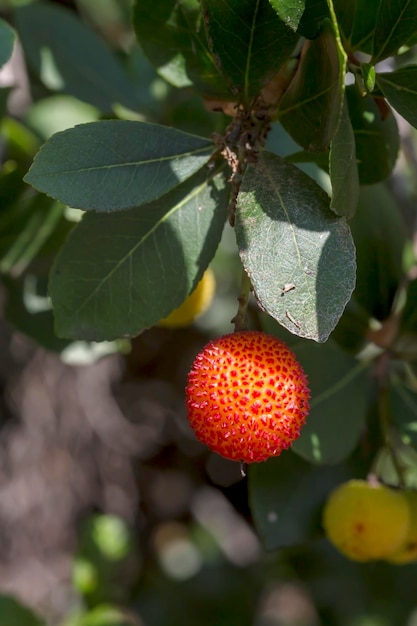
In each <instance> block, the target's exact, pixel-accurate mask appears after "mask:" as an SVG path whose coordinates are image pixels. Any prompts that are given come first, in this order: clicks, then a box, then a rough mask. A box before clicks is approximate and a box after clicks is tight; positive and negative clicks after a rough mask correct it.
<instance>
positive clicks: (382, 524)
mask: <svg viewBox="0 0 417 626" xmlns="http://www.w3.org/2000/svg"><path fill="white" fill-rule="evenodd" d="M409 523H410V513H409V506H408V503H407V501H406V499H405V498H404V496H403V495H402V493H401V492H399V491H394V490H393V489H390V488H389V487H385V486H384V485H381V484H378V483H375V484H371V483H368V482H366V481H364V480H351V481H349V482H347V483H344V484H343V485H340V487H338V488H337V489H336V490H335V491H334V492H333V493H332V494H331V495H330V497H329V499H328V501H327V503H326V505H325V508H324V514H323V526H324V529H325V532H326V535H327V537H328V539H329V540H330V541H331V543H332V544H333V545H334V546H335V547H336V548H337V549H338V550H339V552H341V553H342V554H344V555H345V556H347V557H348V558H349V559H352V560H353V561H372V560H377V559H385V558H387V557H389V556H390V555H391V554H393V553H394V552H395V551H396V550H398V549H399V547H400V546H401V545H402V544H403V543H404V541H405V540H406V537H407V533H408V529H409Z"/></svg>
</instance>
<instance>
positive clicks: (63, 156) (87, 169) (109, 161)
mask: <svg viewBox="0 0 417 626" xmlns="http://www.w3.org/2000/svg"><path fill="white" fill-rule="evenodd" d="M213 150H214V148H213V144H212V143H211V142H210V141H209V140H207V139H203V138H202V137H197V136H195V135H189V134H188V133H183V132H181V131H179V130H175V129H174V128H168V127H166V126H159V125H158V124H145V123H142V122H130V121H122V120H108V121H105V122H92V123H89V124H80V125H79V126H76V127H75V128H70V129H69V130H65V131H63V132H60V133H57V134H56V135H54V136H53V137H52V138H51V139H50V140H49V141H48V142H47V143H45V144H44V146H43V147H42V148H41V150H40V152H39V153H38V154H37V155H36V157H35V160H34V162H33V164H32V166H31V168H30V170H29V172H28V174H27V175H26V177H25V180H26V182H28V183H30V184H31V185H33V186H34V187H36V188H37V189H39V190H40V191H42V192H44V193H47V194H48V195H50V196H52V197H53V198H57V199H58V200H60V201H61V202H64V203H65V204H69V205H70V206H72V207H75V208H80V209H85V210H88V209H92V210H95V211H116V210H120V209H128V208H131V207H134V206H139V205H141V204H144V203H145V202H150V201H152V200H155V199H156V198H159V197H161V196H162V195H163V194H165V193H167V192H168V191H169V190H170V189H172V188H173V187H176V186H177V185H179V184H180V183H181V182H182V181H183V180H185V179H187V178H188V177H189V176H191V175H192V174H194V172H196V171H197V170H199V169H200V168H201V167H202V166H203V165H204V164H205V163H207V161H208V160H209V159H210V156H211V153H212V152H213Z"/></svg>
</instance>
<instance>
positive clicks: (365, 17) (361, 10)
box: [333, 0, 381, 54]
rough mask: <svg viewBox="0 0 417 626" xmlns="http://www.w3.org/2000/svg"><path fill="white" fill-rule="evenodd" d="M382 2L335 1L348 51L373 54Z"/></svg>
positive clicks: (364, 0)
mask: <svg viewBox="0 0 417 626" xmlns="http://www.w3.org/2000/svg"><path fill="white" fill-rule="evenodd" d="M380 4H381V0H349V2H346V0H333V6H334V9H335V13H336V17H337V21H338V24H339V28H340V30H341V31H342V34H343V38H344V40H345V41H346V46H345V47H346V50H347V51H348V52H353V51H355V50H361V51H362V52H366V53H367V54H372V49H373V36H374V32H375V24H376V20H377V14H378V9H379V5H380Z"/></svg>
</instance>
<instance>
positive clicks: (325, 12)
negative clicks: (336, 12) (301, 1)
mask: <svg viewBox="0 0 417 626" xmlns="http://www.w3.org/2000/svg"><path fill="white" fill-rule="evenodd" d="M328 18H330V13H329V7H328V4H327V1H326V0H305V9H304V13H303V15H302V17H301V20H300V23H299V25H298V32H299V34H300V35H302V36H303V37H307V39H315V38H316V37H317V35H318V33H319V32H320V30H321V27H322V24H323V22H324V20H326V19H328Z"/></svg>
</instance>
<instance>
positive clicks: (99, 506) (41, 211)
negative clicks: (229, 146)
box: [0, 0, 417, 626]
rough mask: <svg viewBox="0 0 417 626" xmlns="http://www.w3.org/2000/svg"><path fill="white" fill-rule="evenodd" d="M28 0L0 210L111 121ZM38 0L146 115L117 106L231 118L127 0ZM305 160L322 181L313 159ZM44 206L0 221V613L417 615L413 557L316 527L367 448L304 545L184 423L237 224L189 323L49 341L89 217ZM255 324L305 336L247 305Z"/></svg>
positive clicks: (403, 193) (328, 481) (209, 123)
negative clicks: (77, 238) (90, 124)
mask: <svg viewBox="0 0 417 626" xmlns="http://www.w3.org/2000/svg"><path fill="white" fill-rule="evenodd" d="M25 4H26V3H23V2H20V1H11V0H8V1H6V0H0V15H1V16H2V17H3V18H4V19H5V20H6V21H8V22H9V23H11V24H12V25H13V26H14V27H15V28H16V30H17V33H18V38H19V41H18V43H17V45H16V46H15V50H14V54H13V57H12V59H11V61H10V62H9V63H7V64H6V65H5V66H4V67H3V68H2V70H1V72H0V85H1V86H2V87H3V90H2V92H1V93H2V94H3V95H4V96H5V97H4V98H3V101H2V102H1V103H0V114H1V115H2V116H3V117H2V121H1V123H0V161H1V162H2V169H1V177H0V200H1V202H2V203H3V206H6V205H7V202H10V205H12V204H13V202H14V199H15V197H16V198H19V199H20V200H22V198H24V196H23V194H24V185H23V183H22V182H21V179H22V176H23V175H24V174H25V173H26V171H27V169H28V167H29V165H30V163H31V160H32V158H33V155H34V153H35V152H36V151H37V149H38V148H39V146H40V145H41V144H42V143H43V142H44V141H45V140H46V139H47V138H48V137H49V136H50V135H52V134H53V133H54V132H57V131H58V130H63V129H65V128H68V127H71V126H73V125H74V124H77V123H82V122H87V121H93V120H96V119H101V118H103V117H105V116H111V115H112V112H111V107H110V106H109V102H110V95H109V94H108V93H107V92H106V84H105V76H102V79H103V85H102V86H101V88H98V87H97V85H95V84H94V81H92V84H91V93H90V92H88V90H87V92H83V93H80V92H78V91H77V87H76V86H75V87H73V86H72V85H71V84H70V82H66V83H65V84H64V85H63V84H62V81H61V82H60V76H59V73H57V68H56V65H54V58H53V56H51V54H50V53H48V47H47V46H46V47H45V48H44V53H43V56H42V59H41V60H39V59H38V57H37V55H36V54H35V51H34V50H35V49H34V47H33V46H36V45H37V46H38V48H39V49H40V48H42V46H41V45H40V43H39V42H37V41H35V40H36V37H35V36H34V35H36V34H37V33H40V31H39V30H37V26H38V25H37V24H36V22H35V23H34V22H32V20H31V17H32V14H31V13H25ZM29 4H33V3H29ZM44 4H45V5H46V4H47V5H55V6H58V5H59V9H62V10H64V9H65V10H66V11H68V12H72V13H74V15H75V14H76V15H77V16H78V18H79V19H80V20H81V21H82V22H83V23H84V24H86V25H87V27H88V28H89V29H90V30H92V31H93V32H94V33H96V35H97V36H98V37H99V38H100V39H101V40H102V41H103V42H104V44H105V45H106V47H108V48H109V50H112V52H113V54H114V55H116V57H117V59H118V60H119V61H120V62H121V63H122V64H123V66H124V68H125V70H126V72H127V74H128V76H129V78H130V81H131V82H132V83H133V84H134V85H135V97H136V99H137V102H138V103H139V107H138V109H137V111H140V112H139V113H138V112H137V111H136V113H135V114H133V113H132V111H130V110H128V108H127V107H126V108H124V107H120V110H119V111H118V112H117V113H118V115H119V116H121V117H126V118H130V119H133V118H135V119H142V120H147V121H155V122H158V123H162V124H167V125H174V126H176V127H178V128H181V129H183V130H186V131H190V132H195V133H198V134H201V135H207V136H208V135H210V134H211V133H212V132H215V131H221V130H222V129H223V128H224V125H225V123H227V120H226V118H225V117H224V116H223V115H222V114H219V113H211V112H209V111H208V110H207V109H206V108H205V107H204V104H203V103H202V101H201V99H199V98H197V97H194V96H193V95H192V94H190V92H189V91H187V90H185V89H174V88H173V87H171V86H169V85H168V83H166V82H165V81H164V80H163V79H162V78H160V77H159V76H157V75H156V74H155V72H154V71H153V70H152V68H151V67H150V65H149V64H148V63H147V61H146V59H145V58H144V57H143V55H142V53H141V52H140V50H139V47H138V46H137V44H136V43H135V38H134V35H133V32H132V28H131V25H130V10H131V2H130V0H100V1H99V2H97V0H77V1H71V0H66V1H55V2H52V1H51V2H49V3H44ZM98 9H99V10H98ZM48 32H49V36H52V35H53V33H52V31H51V30H49V31H48ZM48 32H47V33H46V35H42V36H47V35H48ZM39 37H40V34H39ZM52 39H53V37H52ZM54 45H56V46H57V45H58V44H57V43H56V42H55V43H54ZM76 49H77V48H76V46H75V47H74V50H76ZM52 50H53V51H54V50H55V48H54V47H53V45H52ZM75 54H76V53H75ZM80 63H81V61H80ZM5 92H6V93H5ZM6 96H7V97H6ZM399 124H400V128H401V131H402V141H403V145H404V146H405V148H406V155H408V159H407V158H402V159H400V160H399V162H398V164H397V167H396V170H395V172H394V174H393V176H392V177H391V178H390V179H389V181H388V184H387V187H386V188H387V189H388V191H389V194H390V198H391V199H393V200H392V201H393V202H395V203H396V206H397V207H398V213H399V214H400V215H401V219H402V221H403V223H404V228H406V227H408V229H409V232H411V233H413V228H414V221H413V220H414V213H415V200H416V197H417V189H416V180H417V177H416V171H417V169H416V163H417V159H416V140H415V135H413V134H412V132H411V131H410V129H409V127H408V126H407V127H406V126H405V125H404V124H403V122H402V121H401V120H399ZM269 148H270V149H271V150H277V151H279V154H281V155H285V154H288V153H290V152H292V151H294V150H295V149H296V146H295V144H293V142H292V141H291V139H290V138H289V137H288V135H286V134H285V133H284V131H283V130H282V129H281V128H280V127H279V126H278V125H274V127H273V130H272V133H271V136H270V139H269ZM303 167H305V168H306V169H307V170H308V172H309V173H310V175H313V176H314V177H315V178H316V180H317V181H318V182H319V183H320V184H322V185H323V186H324V187H326V184H327V180H326V176H325V175H324V174H323V173H322V172H321V170H319V169H318V168H317V167H316V166H315V165H313V164H309V165H307V166H303ZM371 201H372V200H371ZM38 202H39V205H36V206H35V207H33V206H31V207H30V210H29V209H28V211H29V213H26V212H25V211H26V209H25V208H23V209H22V211H23V213H22V215H21V216H20V217H19V219H23V220H26V221H25V223H27V224H28V227H27V230H26V231H24V234H25V238H26V240H25V241H22V240H20V241H19V245H18V246H17V247H16V238H15V237H14V235H13V232H16V230H18V229H19V228H20V226H19V224H16V225H15V226H14V225H13V224H12V226H11V227H10V222H8V221H7V220H6V219H4V220H3V221H0V269H1V272H2V278H1V280H0V592H1V596H0V626H31V625H38V626H40V625H42V624H48V625H58V626H128V625H136V626H197V625H199V626H246V625H247V626H252V625H253V626H319V625H321V624H322V625H326V626H327V625H329V626H331V625H335V626H336V625H342V626H344V625H346V626H391V625H397V624H398V625H399V626H400V625H406V626H417V595H416V573H417V570H416V567H415V566H414V565H408V566H404V567H400V568H394V567H392V566H389V565H387V564H383V563H381V564H379V563H378V564H369V565H358V564H355V563H351V562H349V561H347V560H346V559H344V558H343V557H342V556H340V555H339V554H337V553H336V551H335V550H334V549H333V548H332V547H331V546H330V545H329V544H328V542H327V541H326V540H325V538H324V537H323V532H322V529H321V523H320V510H321V506H322V503H323V500H324V494H325V493H326V491H327V488H328V486H329V488H330V486H331V485H332V484H333V482H334V480H335V478H334V477H335V475H337V477H340V476H346V477H348V476H351V475H357V476H360V477H363V476H364V474H366V468H365V465H364V462H363V457H362V456H361V454H360V452H356V453H354V454H353V455H352V457H351V458H350V459H349V460H348V461H347V462H346V463H345V464H344V465H343V466H342V467H338V469H337V470H336V469H335V470H333V469H332V468H327V470H326V471H325V472H324V473H323V475H322V476H321V478H320V481H321V483H320V485H315V484H314V481H313V484H311V482H310V484H309V486H307V484H306V483H304V484H303V483H301V484H300V485H299V486H298V487H297V489H298V490H299V491H298V493H297V498H296V500H295V505H294V506H293V510H292V516H293V519H294V520H299V519H303V516H304V515H305V511H306V507H305V502H306V501H309V500H311V501H313V500H314V506H313V507H307V508H308V525H309V537H310V539H309V541H307V542H306V543H303V544H302V545H291V546H289V547H285V542H284V547H282V548H279V549H274V550H266V549H265V547H264V544H263V541H262V540H263V538H262V536H261V533H260V532H259V529H257V527H256V524H255V522H254V519H253V518H252V514H251V509H250V507H249V502H250V497H251V494H250V485H249V486H248V477H247V476H242V474H241V468H240V466H239V465H238V464H236V463H232V462H228V461H226V460H224V459H222V458H220V457H218V456H216V455H214V454H212V453H210V452H209V451H208V450H207V449H206V448H205V447H204V446H202V445H201V444H199V443H198V442H197V441H196V440H195V437H194V435H193V433H192V432H191V431H190V429H189V427H188V424H187V420H186V413H185V407H184V387H185V384H186V377H187V372H188V370H189V368H190V365H191V363H192V361H193V360H194V357H195V355H196V354H197V352H198V351H199V350H200V349H201V348H202V346H203V345H204V344H205V343H206V342H207V341H208V340H209V339H210V338H211V337H214V336H218V335H219V334H224V333H227V332H230V331H231V330H232V325H231V319H232V318H233V316H234V314H235V312H236V308H237V300H236V299H237V296H238V293H239V283H240V272H241V270H240V264H239V260H238V258H237V254H236V247H235V243H234V233H233V231H232V230H231V229H230V227H226V230H225V233H224V236H223V240H222V242H221V245H220V247H219V249H218V252H217V254H216V257H215V259H214V261H213V263H212V269H213V271H214V273H215V276H216V294H215V298H214V300H213V302H212V304H211V307H210V309H209V310H208V311H207V312H206V313H205V314H204V315H203V316H202V317H200V318H199V319H197V320H196V321H195V323H194V324H193V325H192V326H190V327H188V328H185V329H167V328H159V327H155V328H152V329H150V330H148V331H146V332H145V333H143V334H142V335H141V336H140V337H137V338H135V339H134V340H132V341H123V342H109V343H103V344H85V343H83V342H75V343H74V342H73V343H70V342H67V341H64V340H59V339H57V338H56V337H55V336H54V334H53V321H52V314H51V311H50V308H49V302H48V299H47V294H46V284H47V274H48V271H49V267H50V264H51V262H52V260H53V257H54V254H55V253H56V250H57V249H58V248H59V246H60V245H61V243H62V241H63V240H64V239H65V237H66V235H67V234H68V232H69V231H70V230H71V228H72V227H73V225H74V223H76V221H77V220H78V219H79V212H77V211H74V210H70V209H68V208H66V209H65V210H64V211H62V212H60V213H59V215H58V217H54V215H55V214H54V213H53V211H54V207H53V206H52V204H51V205H49V204H48V203H49V199H46V200H45V199H43V200H38ZM42 203H44V204H42ZM3 206H2V207H0V209H2V208H3ZM22 206H24V204H23V205H22ZM45 211H46V213H47V215H48V216H49V217H48V220H49V219H51V220H52V221H51V222H49V221H48V222H47V224H46V227H45V228H46V231H45V228H43V226H42V227H41V225H44V216H45ZM28 216H29V217H30V220H29V219H28ZM51 216H52V217H51ZM31 220H32V221H31ZM36 220H40V221H36ZM53 220H55V221H54V222H53ZM52 222H53V230H52V226H51V224H52ZM48 224H49V226H48ZM9 227H10V228H11V230H10V229H9V230H7V229H8V228H9ZM13 228H15V231H13ZM48 228H50V230H48ZM2 229H4V230H3V233H2ZM30 229H32V230H30ZM19 232H20V230H19ZM52 232H53V237H52V238H51V237H50V234H51V233H52ZM10 233H12V234H10ZM409 240H410V241H412V237H411V236H410V238H409ZM28 241H29V242H30V243H32V244H33V246H32V247H30V246H28ZM10 242H12V243H13V245H12V244H11V243H10ZM22 303H23V304H22ZM250 318H251V326H252V327H254V328H262V329H264V330H267V331H268V332H273V333H274V334H276V335H278V336H281V337H283V338H285V339H286V340H288V341H289V342H290V343H291V342H293V341H294V339H293V338H291V337H290V336H288V335H287V334H286V333H284V332H283V331H281V330H280V329H279V328H278V327H277V325H276V324H275V323H273V322H272V321H271V320H269V319H267V318H266V317H265V316H263V314H262V313H261V312H260V311H259V310H258V309H257V307H256V306H255V304H254V303H252V304H251V307H250ZM342 335H343V334H342ZM342 335H341V337H342V340H341V344H342V345H343V344H344V347H346V342H347V339H346V335H343V336H342ZM354 340H356V339H355V338H354ZM287 454H291V453H287ZM274 467H275V468H276V469H274ZM283 467H285V465H284V466H283ZM265 468H266V469H265ZM269 468H271V470H270V471H271V472H279V471H280V468H281V465H278V464H276V465H274V462H272V464H268V465H265V467H264V469H263V471H264V472H266V474H268V471H269ZM285 478H286V476H285V475H283V476H282V480H283V481H285ZM249 479H250V472H249ZM249 482H250V480H249ZM316 487H317V488H316ZM278 488H279V486H278V485H277V489H278ZM313 494H314V495H313ZM291 496H292V494H291V493H289V494H288V498H289V499H290V498H291ZM312 509H314V510H313V511H312ZM294 523H298V522H294ZM290 531H291V529H289V530H288V533H289V535H290V534H291V532H290Z"/></svg>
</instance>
